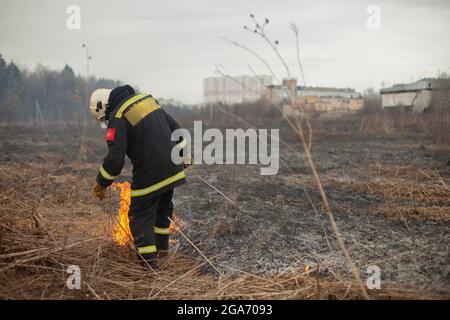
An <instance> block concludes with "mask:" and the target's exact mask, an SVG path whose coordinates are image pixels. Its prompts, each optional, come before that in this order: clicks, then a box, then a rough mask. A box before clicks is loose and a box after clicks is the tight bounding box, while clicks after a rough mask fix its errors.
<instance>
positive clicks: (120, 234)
mask: <svg viewBox="0 0 450 320" xmlns="http://www.w3.org/2000/svg"><path fill="white" fill-rule="evenodd" d="M112 187H113V189H117V188H119V189H120V208H119V217H118V219H117V221H116V224H115V225H114V226H113V229H112V235H113V238H114V242H115V243H116V244H118V245H119V246H126V245H128V244H129V243H130V242H131V241H132V240H133V236H132V235H131V230H130V222H129V220H128V210H129V209H130V200H131V187H130V184H129V183H128V182H126V181H125V182H122V183H118V182H114V183H113V185H112Z"/></svg>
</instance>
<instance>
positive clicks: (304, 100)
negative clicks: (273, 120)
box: [263, 79, 363, 116]
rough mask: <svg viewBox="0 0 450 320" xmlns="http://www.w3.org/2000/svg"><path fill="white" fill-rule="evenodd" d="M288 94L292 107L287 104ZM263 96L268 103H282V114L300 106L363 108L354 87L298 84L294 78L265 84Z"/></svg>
mask: <svg viewBox="0 0 450 320" xmlns="http://www.w3.org/2000/svg"><path fill="white" fill-rule="evenodd" d="M289 95H290V96H291V98H292V105H293V107H294V108H292V106H291V105H290V104H289V102H290V101H289ZM263 97H264V98H265V99H266V100H267V101H269V102H270V103H273V104H284V105H283V115H284V116H290V115H292V114H293V113H294V110H299V109H300V108H301V109H302V110H304V111H326V112H349V111H350V112H351V111H357V110H361V109H362V108H363V99H362V98H361V94H360V93H358V92H356V91H355V90H354V89H350V88H327V87H306V86H298V85H297V80H296V79H285V80H283V84H282V85H277V86H276V85H271V86H267V87H266V88H265V90H264V91H263Z"/></svg>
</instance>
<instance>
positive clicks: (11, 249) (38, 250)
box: [0, 166, 430, 299]
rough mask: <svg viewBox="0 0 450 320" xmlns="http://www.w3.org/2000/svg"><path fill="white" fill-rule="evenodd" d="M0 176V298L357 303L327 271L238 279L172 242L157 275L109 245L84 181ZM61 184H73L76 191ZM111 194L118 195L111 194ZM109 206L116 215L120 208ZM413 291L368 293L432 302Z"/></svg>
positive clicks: (350, 288)
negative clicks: (75, 283)
mask: <svg viewBox="0 0 450 320" xmlns="http://www.w3.org/2000/svg"><path fill="white" fill-rule="evenodd" d="M38 172H41V175H39V174H38ZM0 175H1V177H2V179H1V193H0V212H1V221H0V231H1V232H0V281H1V283H2V286H1V289H0V298H1V299H358V298H361V293H360V290H359V288H358V287H357V286H356V284H355V283H351V282H346V281H344V280H342V279H341V278H340V277H339V276H336V275H334V274H333V273H331V274H329V275H328V276H323V275H321V272H318V271H320V268H319V267H318V268H317V269H314V268H313V269H310V268H308V269H305V270H304V271H303V272H302V271H289V272H284V273H282V274H279V275H276V276H275V275H273V274H269V273H261V274H250V273H246V272H241V271H237V270H235V271H237V274H238V275H237V276H225V275H224V274H223V273H221V271H220V268H222V267H221V266H218V269H217V270H218V272H217V271H216V270H214V269H212V268H211V264H212V263H214V264H215V262H214V260H215V257H208V258H206V257H204V256H202V253H201V251H200V249H198V248H197V249H198V250H199V254H198V255H197V256H195V257H193V256H189V257H188V256H185V255H184V254H183V253H181V252H180V251H179V250H178V242H177V241H175V242H173V243H172V245H173V247H174V249H173V251H172V252H171V255H170V256H169V257H168V258H167V259H166V260H165V261H162V263H161V269H160V270H158V271H153V270H148V269H143V268H142V266H141V265H140V264H139V263H138V262H137V259H136V257H135V253H134V251H133V250H132V249H131V248H130V247H128V246H122V245H120V243H119V245H118V244H116V243H114V240H113V236H112V232H113V234H117V232H119V231H118V230H119V229H117V225H116V226H115V224H116V223H117V219H111V218H110V217H109V216H108V214H107V213H106V212H105V210H104V207H106V206H107V203H108V202H107V203H106V204H105V203H104V204H98V202H94V201H91V200H86V198H85V194H86V193H87V192H86V189H87V188H88V187H89V186H90V184H89V182H90V179H88V178H86V179H83V178H78V180H76V179H74V178H73V177H72V178H70V177H67V178H66V179H62V178H61V177H60V178H59V179H56V180H55V179H46V178H45V177H46V176H47V175H48V174H47V173H46V172H45V171H43V169H42V168H40V169H39V170H37V167H33V168H27V169H26V170H22V171H21V173H20V175H19V174H17V171H16V170H15V169H14V168H13V167H7V166H1V168H0ZM39 176H41V178H39ZM30 177H34V178H32V179H31V178H30ZM14 179H15V180H14ZM57 180H58V181H57ZM59 180H61V181H59ZM7 181H15V183H13V184H11V183H8V182H7ZM67 181H70V182H71V183H75V182H76V183H77V186H78V188H73V187H72V186H70V184H68V183H67ZM118 187H119V188H121V193H122V203H121V205H120V209H119V210H120V211H121V212H124V211H127V206H128V204H127V203H126V198H127V193H126V192H127V188H126V184H123V185H118ZM48 191H51V193H48ZM114 197H115V198H116V199H117V198H118V197H117V192H115V193H114ZM102 206H103V207H102ZM110 207H112V208H114V211H117V207H118V205H117V203H114V204H113V205H111V206H110ZM121 219H124V218H123V217H122V218H119V221H120V220H121ZM177 219H178V218H177ZM177 219H176V222H175V223H176V224H177V225H179V222H180V220H177ZM114 230H115V231H114ZM116 239H121V238H120V237H119V238H117V237H116ZM185 240H186V239H184V238H182V237H179V238H178V241H185ZM187 240H189V239H187ZM69 265H78V266H79V267H80V269H81V272H82V286H81V290H76V289H75V290H69V289H68V288H67V286H66V280H67V277H68V276H69V274H67V273H66V270H67V267H68V266H69ZM386 287H388V286H386ZM413 292H414V291H413V290H408V289H404V288H403V289H398V288H396V289H383V290H376V291H371V292H370V294H371V296H372V297H374V298H430V297H426V296H419V295H416V294H414V293H413Z"/></svg>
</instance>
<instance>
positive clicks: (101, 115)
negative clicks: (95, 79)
mask: <svg viewBox="0 0 450 320" xmlns="http://www.w3.org/2000/svg"><path fill="white" fill-rule="evenodd" d="M111 91H112V90H111V89H97V90H95V91H94V92H92V94H91V98H90V99H89V109H90V110H91V113H92V115H93V116H94V118H95V119H96V120H97V121H99V122H100V124H101V126H102V128H106V119H105V112H106V108H107V106H108V99H109V94H110V93H111Z"/></svg>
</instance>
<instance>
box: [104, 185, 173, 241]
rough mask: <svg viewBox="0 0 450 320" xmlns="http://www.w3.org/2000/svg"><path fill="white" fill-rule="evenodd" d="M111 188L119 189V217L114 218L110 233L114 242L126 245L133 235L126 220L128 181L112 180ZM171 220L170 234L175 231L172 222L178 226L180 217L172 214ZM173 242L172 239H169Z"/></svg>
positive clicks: (128, 198) (128, 192)
mask: <svg viewBox="0 0 450 320" xmlns="http://www.w3.org/2000/svg"><path fill="white" fill-rule="evenodd" d="M112 187H113V189H117V188H119V189H120V208H119V217H118V219H117V220H116V224H115V225H114V226H113V229H112V235H113V238H114V242H115V243H116V244H117V245H119V246H126V245H128V244H129V243H131V242H132V241H133V236H132V234H131V230H130V222H129V220H128V210H129V209H130V201H131V187H130V184H129V183H128V182H126V181H125V182H122V183H119V182H114V183H113V185H112ZM172 221H173V222H174V223H171V224H170V227H169V230H170V233H171V234H174V233H176V232H177V229H176V228H175V226H174V224H176V225H177V226H178V227H180V226H181V219H180V218H179V217H178V216H177V215H175V213H174V214H173V216H172ZM171 242H173V240H171Z"/></svg>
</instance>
